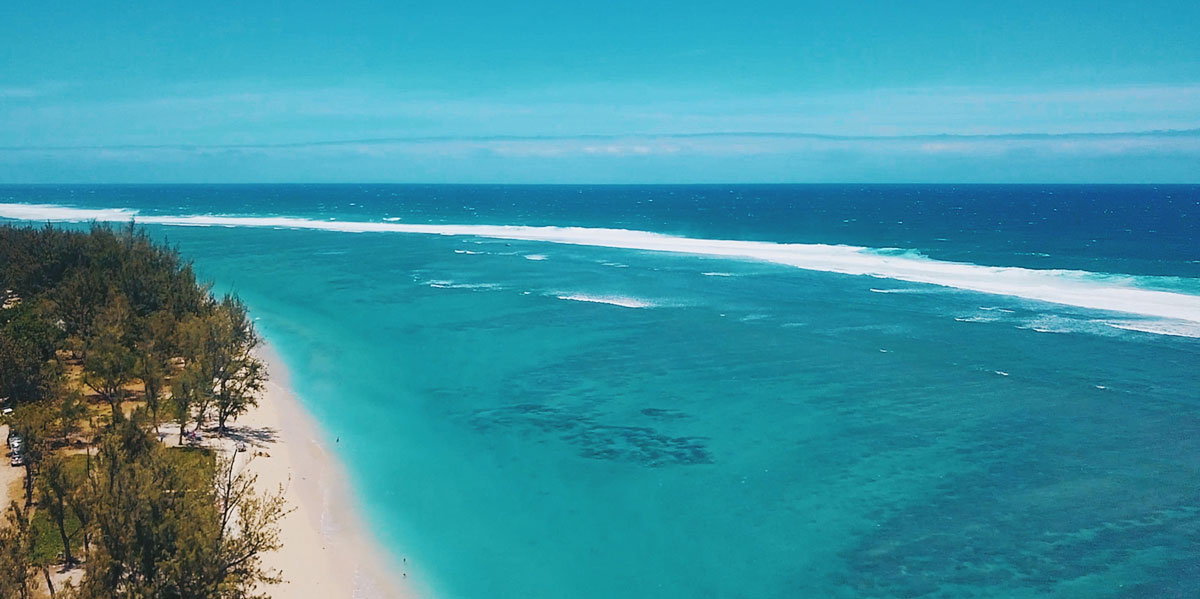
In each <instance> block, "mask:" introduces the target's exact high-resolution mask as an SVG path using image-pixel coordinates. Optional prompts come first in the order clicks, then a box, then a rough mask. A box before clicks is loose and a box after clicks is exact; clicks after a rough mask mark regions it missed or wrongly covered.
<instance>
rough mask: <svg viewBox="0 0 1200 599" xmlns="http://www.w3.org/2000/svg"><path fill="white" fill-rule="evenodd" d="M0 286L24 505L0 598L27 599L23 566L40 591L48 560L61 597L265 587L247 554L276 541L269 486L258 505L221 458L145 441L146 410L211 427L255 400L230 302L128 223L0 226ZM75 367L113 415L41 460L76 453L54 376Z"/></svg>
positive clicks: (4, 388)
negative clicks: (75, 582) (67, 576)
mask: <svg viewBox="0 0 1200 599" xmlns="http://www.w3.org/2000/svg"><path fill="white" fill-rule="evenodd" d="M6 290H12V292H13V295H15V296H16V297H17V298H19V300H20V301H19V302H15V306H14V307H9V308H5V309H2V310H0V398H4V397H9V398H11V400H12V401H13V402H14V403H15V404H16V405H17V410H16V413H15V414H13V415H12V417H11V418H9V420H10V421H11V423H12V427H13V430H14V431H16V432H17V433H18V434H20V435H21V436H22V438H23V440H24V448H23V452H24V455H25V457H26V464H25V483H26V484H25V493H26V498H25V499H26V501H25V506H24V507H22V506H20V505H18V504H16V503H14V504H13V506H12V508H11V509H9V510H8V519H9V522H10V524H9V525H8V526H0V599H8V598H9V597H20V598H22V599H28V598H29V597H30V594H31V593H33V592H34V589H35V587H36V584H37V582H38V581H37V579H36V578H35V576H36V575H37V574H38V572H39V568H40V569H41V573H42V574H43V575H45V576H46V582H47V583H49V580H50V579H49V569H48V568H49V566H50V565H51V564H54V563H58V562H59V561H60V560H61V561H67V562H70V561H72V560H73V559H74V558H82V560H83V562H84V564H85V565H84V568H85V572H84V576H83V578H82V580H81V582H80V586H79V588H78V589H76V590H75V591H74V594H73V595H72V596H73V597H76V598H77V599H91V598H97V599H98V598H101V597H103V598H105V599H108V598H123V597H129V598H134V597H136V598H139V599H140V598H149V597H171V598H178V599H188V598H196V599H242V598H246V597H255V596H259V595H255V594H254V593H255V592H256V591H255V589H256V588H261V586H262V585H264V584H269V583H272V582H277V581H278V575H277V573H274V572H269V571H267V570H265V569H263V567H262V566H261V561H260V558H261V555H262V554H263V553H264V552H267V551H271V550H274V549H276V548H278V546H279V536H278V526H277V525H278V522H279V519H280V518H282V517H283V516H284V515H285V514H286V513H287V509H286V506H285V504H284V502H283V499H282V491H280V492H279V493H275V494H267V495H259V494H257V493H255V491H254V482H255V481H254V478H253V477H251V476H248V475H245V474H243V473H239V472H237V470H236V468H234V467H233V465H232V464H231V463H230V462H228V461H224V460H221V459H219V458H218V457H217V456H215V455H214V454H213V453H212V452H210V451H208V450H205V449H199V448H176V449H168V448H166V447H164V446H163V445H162V444H161V443H159V442H157V440H156V439H155V438H154V437H153V436H152V435H151V434H150V433H149V432H148V431H149V429H151V428H154V429H155V430H157V427H158V422H159V411H160V409H166V410H169V411H171V412H173V416H174V417H175V418H176V419H178V420H179V421H180V423H181V429H180V430H181V434H182V431H183V427H185V426H187V425H188V424H189V423H190V422H195V425H196V428H199V427H200V426H202V425H203V423H204V422H205V419H206V418H207V417H208V413H209V412H210V410H213V409H215V416H216V419H217V422H218V426H219V428H220V429H221V430H222V431H223V430H224V428H225V426H226V425H227V423H228V422H229V421H230V420H232V419H235V418H237V417H238V416H239V415H241V414H243V413H244V412H245V411H246V410H247V409H249V408H250V407H251V406H253V405H254V404H255V401H256V396H257V394H258V393H259V392H260V391H261V389H262V386H263V383H264V381H265V371H264V369H263V365H262V363H261V362H260V361H259V360H258V359H257V358H255V357H254V355H253V351H254V348H255V347H257V346H258V345H259V338H258V335H257V333H256V332H255V330H254V326H253V323H252V321H251V319H250V318H249V316H248V314H247V313H246V308H245V305H244V304H242V302H241V301H240V300H238V299H237V298H236V297H234V296H226V297H225V298H223V299H222V300H221V301H217V300H216V299H214V298H213V297H212V296H211V294H210V293H209V290H208V288H207V287H204V286H201V285H198V284H197V283H196V279H195V275H194V274H193V272H192V269H191V267H190V266H189V265H187V264H186V263H184V262H182V261H181V260H180V258H179V256H178V254H177V253H176V252H175V251H174V250H173V249H169V248H163V247H161V246H157V245H155V244H153V243H152V242H151V241H150V239H149V238H148V237H147V236H146V234H145V233H144V232H142V231H139V230H137V229H136V228H135V227H134V226H133V224H132V223H130V224H129V225H128V226H125V227H121V228H119V229H114V228H112V227H109V226H104V225H93V226H92V227H91V229H90V230H89V231H86V232H84V231H66V230H60V229H55V228H53V227H50V226H47V227H45V228H41V229H32V228H21V227H12V226H0V291H6ZM6 297H7V293H6ZM76 360H81V362H82V367H83V368H82V376H81V379H80V380H81V382H82V383H83V384H84V385H85V386H86V387H88V388H90V389H92V390H94V391H95V392H96V393H98V394H99V395H100V396H101V397H102V398H103V399H104V400H105V401H106V402H108V404H109V405H110V407H111V409H112V413H113V418H112V420H111V422H107V423H106V424H104V423H102V424H103V426H101V427H100V428H96V427H95V422H93V423H92V424H93V427H92V428H91V429H90V430H91V432H92V436H91V438H93V439H94V440H95V443H96V446H95V447H91V446H89V447H88V448H87V450H86V453H85V454H83V455H78V454H76V455H70V456H67V455H64V454H63V453H62V452H60V451H58V449H59V448H61V447H63V446H65V445H67V444H69V443H72V442H78V441H79V439H78V432H79V431H80V430H81V427H80V422H81V421H82V420H83V419H84V418H86V417H87V415H88V413H89V408H88V406H87V405H86V403H85V402H84V401H83V397H82V395H81V394H80V392H79V391H78V390H75V389H74V388H73V387H72V385H71V384H68V382H67V381H66V380H65V378H64V371H65V364H70V365H72V367H73V365H74V364H75V363H76ZM139 381H140V382H141V383H142V384H143V387H144V389H145V394H144V399H145V403H146V407H145V409H138V410H135V412H134V414H133V416H132V417H131V418H128V419H126V418H125V417H124V415H123V414H122V413H121V411H120V409H119V408H120V403H121V401H122V400H123V399H125V398H126V396H127V395H128V393H129V391H128V388H129V386H130V384H131V383H135V382H139ZM35 489H36V491H37V499H38V502H37V506H36V510H30V509H29V508H30V507H31V506H32V505H33V503H32V500H33V498H34V490H35ZM27 510H28V511H27ZM60 556H61V557H60ZM53 592H54V591H53V590H51V593H53Z"/></svg>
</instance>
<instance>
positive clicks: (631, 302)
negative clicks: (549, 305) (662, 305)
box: [558, 293, 654, 308]
mask: <svg viewBox="0 0 1200 599" xmlns="http://www.w3.org/2000/svg"><path fill="white" fill-rule="evenodd" d="M558 299H561V300H570V301H573V302H591V303H595V304H611V305H613V306H621V307H622V308H653V307H654V304H653V303H651V302H648V301H646V300H640V299H637V298H636V297H625V296H621V295H584V294H582V293H573V294H571V295H560V296H558Z"/></svg>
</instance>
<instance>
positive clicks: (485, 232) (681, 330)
mask: <svg viewBox="0 0 1200 599" xmlns="http://www.w3.org/2000/svg"><path fill="white" fill-rule="evenodd" d="M131 217H132V218H134V219H135V220H137V221H140V222H142V223H144V226H146V228H147V230H149V231H150V232H151V233H152V234H153V235H154V236H156V237H159V238H162V239H165V240H168V241H169V242H170V243H172V244H176V245H177V246H178V247H179V249H180V251H181V252H182V253H183V254H184V255H185V256H186V257H187V258H188V259H191V260H193V261H194V262H195V265H196V269H197V271H198V273H199V274H200V275H201V277H202V278H204V279H207V280H211V281H213V282H214V283H215V287H216V289H217V290H218V291H227V290H232V291H236V292H237V293H239V294H240V295H241V296H242V298H243V299H244V300H245V301H246V302H247V303H248V304H249V306H250V308H251V310H252V312H253V314H254V315H255V317H256V318H257V319H258V323H259V326H260V329H261V330H262V332H263V333H264V335H265V337H266V338H267V339H268V341H269V342H270V343H271V344H272V345H273V346H274V347H275V349H276V350H277V351H278V353H279V354H280V355H282V356H283V359H284V361H285V363H286V364H287V366H288V367H289V369H290V371H291V382H292V385H293V386H294V388H295V391H296V392H297V394H298V396H299V397H300V398H301V400H302V401H303V403H304V404H305V406H306V407H307V408H308V409H309V410H310V411H311V412H312V413H313V414H314V416H315V417H316V418H317V420H318V421H319V422H320V424H321V426H322V428H323V430H324V433H325V434H326V435H327V437H329V438H331V439H332V438H335V437H336V438H340V442H339V443H338V444H336V446H335V450H336V452H337V453H338V455H339V456H340V457H341V458H342V459H343V460H344V461H345V463H346V465H347V467H348V469H349V472H350V476H351V479H352V481H353V484H354V487H355V495H356V497H357V498H358V499H359V500H360V501H361V503H362V505H363V506H364V508H365V510H366V513H367V516H368V520H369V522H370V523H371V525H372V527H373V528H374V530H375V531H376V532H377V533H378V534H379V536H380V537H381V539H382V540H383V541H384V543H385V544H386V545H387V546H388V547H389V548H390V549H391V550H392V551H393V552H394V555H393V558H395V561H397V562H399V561H400V559H401V558H405V559H407V562H408V564H409V567H410V568H411V569H410V576H412V577H414V578H416V579H417V580H418V582H419V583H420V584H421V585H422V586H423V587H425V588H426V590H427V592H428V594H429V595H430V596H435V597H447V598H483V599H510V598H511V599H517V598H520V599H535V598H575V599H593V598H595V599H600V598H605V599H607V598H613V597H636V598H670V599H684V598H686V599H692V598H722V599H725V598H747V599H750V598H753V599H772V598H789V599H790V598H799V597H814V598H826V597H828V598H859V597H862V598H867V597H872V598H874V597H879V598H900V597H931V598H932V597H937V598H949V597H979V598H983V597H995V598H1027V597H1028V598H1032V597H1062V598H1068V597H1070V598H1101V597H1130V598H1135V597H1136V598H1142V597H1155V598H1159V597H1197V596H1200V186H915V185H914V186H847V185H843V186H839V185H828V186H820V185H815V186H814V185H808V186H591V187H589V186H389V185H330V186H286V185H277V186H271V185H264V186H103V187H84V186H68V187H54V186H36V187H0V220H4V219H5V218H8V219H22V220H24V221H25V222H30V221H42V220H54V221H56V222H81V221H86V220H88V219H93V218H97V219H102V220H111V221H122V220H128V219H129V218H131ZM416 225H428V226H427V227H421V226H416ZM69 226H77V225H69ZM512 226H521V227H517V228H513V227H512ZM550 227H572V228H550ZM636 232H650V233H661V234H665V236H663V235H646V234H645V233H636ZM722 240H725V241H722ZM747 242H761V243H747ZM847 273H849V274H847ZM980 289H985V290H987V291H988V292H986V293H985V292H981V291H979V290H980ZM380 441H385V442H386V447H388V448H389V449H388V450H387V451H385V452H380V451H379V450H378V449H377V448H378V447H379V446H380V445H379V444H380Z"/></svg>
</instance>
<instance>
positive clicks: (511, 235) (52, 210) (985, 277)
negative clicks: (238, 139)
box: [0, 203, 1200, 322]
mask: <svg viewBox="0 0 1200 599" xmlns="http://www.w3.org/2000/svg"><path fill="white" fill-rule="evenodd" d="M135 216H136V218H137V220H138V221H139V222H141V223H143V224H153V225H170V226H198V227H205V226H207V227H214V226H215V227H269V228H284V229H309V230H318V231H339V232H346V233H415V234H425V235H447V236H473V237H488V238H494V239H507V240H518V241H541V242H548V243H559V244H567V245H582V246H595V247H608V248H618V249H630V250H643V251H656V252H670V253H676V254H692V255H698V256H710V257H718V258H734V259H741V260H758V261H763V262H771V263H775V264H781V265H786V266H793V267H796V268H802V269H806V270H814V271H823V272H832V273H841V274H847V275H868V276H873V277H878V278H887V279H893V280H899V281H906V282H910V283H926V284H931V285H940V286H944V287H953V288H957V289H964V290H969V291H976V292H980V293H990V294H996V295H1006V296H1014V297H1021V298H1025V299H1030V300H1037V301H1043V302H1050V303H1055V304H1064V305H1069V306H1076V307H1080V308H1088V309H1095V310H1106V311H1113V312H1125V313H1129V314H1139V315H1143V316H1154V317H1160V318H1169V319H1175V320H1185V321H1192V322H1200V296H1198V295H1192V294H1188V293H1179V292H1173V291H1163V290H1160V289H1148V288H1145V287H1150V286H1156V285H1159V284H1160V282H1159V279H1161V277H1134V276H1128V275H1105V274H1098V273H1090V272H1086V271H1076V270H1049V269H1030V268H1017V267H995V266H981V265H978V264H970V263H962V262H946V261H940V260H933V259H930V258H927V257H924V256H922V255H920V254H918V253H916V252H910V251H904V250H900V251H896V250H879V249H872V248H865V247H856V246H849V245H826V244H803V243H774V242H766V241H739V240H729V239H695V238H690V237H677V236H673V235H664V234H661V233H652V232H648V231H633V230H626V229H603V228H584V227H533V226H519V225H448V224H411V223H402V222H366V221H323V220H312V219H302V218H291V217H248V216H219V215H184V216H164V215H147V216H138V215H137V213H136V212H135V211H132V210H125V209H81V208H72V207H69V206H60V205H46V204H40V205H39V204H11V203H0V218H9V219H16V220H27V221H43V222H44V221H59V222H81V221H89V220H97V221H118V222H120V221H128V220H130V219H131V218H134V217H135ZM1139 282H1140V283H1142V286H1138V284H1139Z"/></svg>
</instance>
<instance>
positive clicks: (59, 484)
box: [38, 455, 77, 565]
mask: <svg viewBox="0 0 1200 599" xmlns="http://www.w3.org/2000/svg"><path fill="white" fill-rule="evenodd" d="M76 485H77V482H76V481H72V480H71V477H70V474H69V473H68V472H67V467H66V463H65V462H64V460H63V457H62V456H60V455H51V456H49V457H47V458H46V460H45V461H44V463H43V464H42V468H41V469H40V472H39V473H38V491H39V493H38V494H39V495H40V496H41V499H40V500H39V502H38V505H39V506H40V508H41V509H45V510H46V511H48V512H49V513H50V518H51V519H52V520H54V524H55V525H56V526H57V527H58V534H59V535H60V536H61V537H62V544H63V559H64V560H65V563H66V564H67V565H71V564H72V563H74V562H75V558H74V557H72V556H71V537H70V535H68V534H67V509H68V505H67V499H68V497H70V496H71V494H72V493H73V491H74V489H75V487H76Z"/></svg>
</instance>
